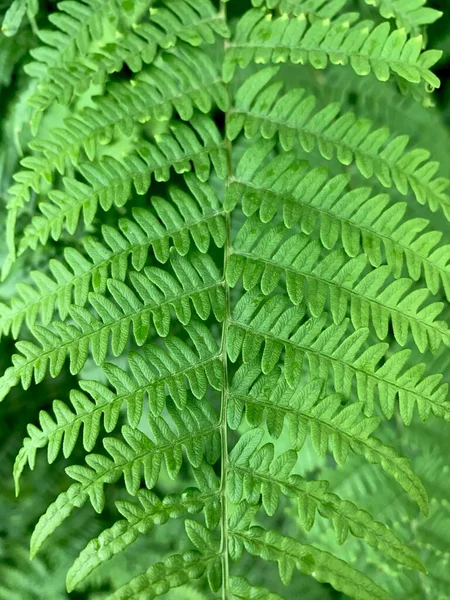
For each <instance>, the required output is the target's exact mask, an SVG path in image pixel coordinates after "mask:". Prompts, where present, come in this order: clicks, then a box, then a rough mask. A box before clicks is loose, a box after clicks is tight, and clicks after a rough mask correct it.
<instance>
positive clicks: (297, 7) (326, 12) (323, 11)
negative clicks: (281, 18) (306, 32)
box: [252, 0, 347, 19]
mask: <svg viewBox="0 0 450 600" xmlns="http://www.w3.org/2000/svg"><path fill="white" fill-rule="evenodd" d="M346 4H347V0H331V1H330V2H329V1H328V0H252V5H253V6H254V7H255V8H260V7H262V6H266V7H267V8H269V9H274V8H276V9H278V11H279V12H280V13H281V14H292V15H294V16H296V17H299V16H300V15H301V14H302V13H304V14H307V15H308V18H311V17H312V18H314V19H333V18H334V17H335V16H336V15H337V14H338V13H339V12H340V11H341V10H342V9H343V8H344V7H345V5H346Z"/></svg>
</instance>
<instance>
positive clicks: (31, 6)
mask: <svg viewBox="0 0 450 600" xmlns="http://www.w3.org/2000/svg"><path fill="white" fill-rule="evenodd" d="M38 10H39V4H38V0H13V1H12V3H11V5H10V7H9V8H8V10H7V11H6V12H5V14H4V16H3V20H2V27H1V32H2V33H3V35H5V36H7V37H13V36H15V35H16V33H17V32H18V31H19V29H20V26H21V24H22V21H23V18H24V16H25V15H27V17H28V20H29V21H30V22H31V23H32V24H33V25H34V20H35V17H36V15H37V12H38Z"/></svg>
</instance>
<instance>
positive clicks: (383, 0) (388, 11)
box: [365, 0, 442, 33]
mask: <svg viewBox="0 0 450 600" xmlns="http://www.w3.org/2000/svg"><path fill="white" fill-rule="evenodd" d="M365 2H366V4H368V5H369V6H376V7H377V8H378V10H379V11H380V14H381V16H382V17H384V18H385V19H391V18H393V19H395V20H396V24H397V27H398V28H400V27H404V28H405V30H406V32H407V33H409V32H412V33H416V32H418V31H420V29H421V28H422V26H423V25H431V24H432V23H434V22H435V21H437V20H438V19H440V18H441V17H442V12H441V11H440V10H436V9H435V8H430V7H429V6H425V4H426V2H427V0H416V1H415V2H404V0H365Z"/></svg>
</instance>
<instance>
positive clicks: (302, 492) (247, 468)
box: [228, 405, 426, 572]
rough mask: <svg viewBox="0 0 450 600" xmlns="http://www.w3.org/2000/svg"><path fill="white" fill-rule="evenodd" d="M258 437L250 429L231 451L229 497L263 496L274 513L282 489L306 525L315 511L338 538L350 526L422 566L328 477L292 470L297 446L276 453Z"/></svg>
mask: <svg viewBox="0 0 450 600" xmlns="http://www.w3.org/2000/svg"><path fill="white" fill-rule="evenodd" d="M247 407H248V408H250V406H249V405H247ZM267 410H268V412H270V409H267ZM291 426H292V424H291ZM262 438H263V430H262V429H252V430H250V431H248V432H247V433H245V434H244V435H243V436H241V438H240V439H239V441H238V443H237V444H236V446H235V447H234V448H233V450H232V452H231V454H230V464H231V471H229V477H230V482H229V485H228V489H229V493H230V499H231V501H232V502H234V503H235V504H240V502H241V501H242V500H247V501H248V502H249V503H255V502H258V501H259V497H260V496H261V499H262V505H263V507H264V510H265V511H266V512H267V514H268V515H269V516H272V515H273V514H275V511H276V509H277V506H278V502H279V497H280V495H281V494H283V495H285V496H287V497H288V498H292V499H296V500H297V501H298V511H299V516H300V521H301V523H302V525H303V527H304V528H305V529H306V531H309V530H310V529H311V528H312V526H313V525H314V520H315V515H316V512H319V514H320V515H321V516H323V517H325V518H327V519H331V520H332V522H333V525H334V529H335V534H336V537H337V540H338V542H339V543H340V544H342V543H344V541H345V540H346V538H347V535H348V533H349V532H351V533H352V534H353V535H355V536H356V537H359V538H362V539H364V540H365V541H366V542H367V543H368V544H369V545H371V546H373V547H374V548H378V549H379V550H381V551H383V552H385V553H386V554H387V555H388V556H391V557H392V558H394V559H395V560H397V561H398V562H400V563H401V564H404V565H406V566H408V567H411V568H413V569H419V570H421V571H423V572H425V571H426V570H425V567H424V566H423V564H422V562H421V561H420V559H419V558H418V556H417V555H416V553H415V552H413V551H412V550H411V549H410V548H408V546H406V545H405V544H404V543H403V542H402V541H401V540H400V539H399V538H398V537H397V536H396V535H395V534H394V533H393V532H392V531H391V530H390V529H388V527H386V526H385V525H383V523H380V522H379V521H376V520H375V519H374V518H373V517H372V516H371V515H370V514H369V513H368V512H367V511H365V510H360V509H358V507H357V506H355V504H353V503H352V502H348V501H343V500H341V498H339V496H337V495H336V494H333V493H330V492H329V491H328V482H327V481H306V480H305V479H304V478H303V477H301V476H300V475H296V474H292V473H291V471H292V469H293V468H294V466H295V464H296V462H297V458H298V456H297V453H296V452H294V451H293V450H288V451H286V452H284V453H283V454H281V455H280V456H278V457H277V458H275V456H274V446H273V444H271V443H268V444H264V445H263V446H261V445H260V444H261V441H262Z"/></svg>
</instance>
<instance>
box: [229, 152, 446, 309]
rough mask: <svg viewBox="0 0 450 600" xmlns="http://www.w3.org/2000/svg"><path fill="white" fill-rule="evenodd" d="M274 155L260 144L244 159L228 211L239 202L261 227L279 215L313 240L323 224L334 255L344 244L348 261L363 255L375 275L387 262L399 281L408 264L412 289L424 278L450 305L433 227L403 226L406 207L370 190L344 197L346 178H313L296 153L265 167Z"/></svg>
mask: <svg viewBox="0 0 450 600" xmlns="http://www.w3.org/2000/svg"><path fill="white" fill-rule="evenodd" d="M273 147H274V144H273V142H271V141H266V140H260V141H258V142H256V143H255V144H254V145H253V146H252V147H251V148H250V149H249V150H248V151H247V152H246V153H245V154H244V156H243V157H242V159H241V161H240V162H239V165H238V167H237V169H236V173H235V175H234V177H233V180H232V184H231V186H230V187H229V188H228V191H227V199H226V203H225V207H226V209H227V210H232V209H233V208H234V207H235V206H236V204H237V202H238V201H240V200H241V201H242V209H243V211H244V213H245V214H246V215H247V216H251V215H252V214H254V213H258V214H259V217H260V219H261V221H262V222H263V223H268V222H270V221H272V219H273V218H274V217H275V216H276V215H277V214H278V213H281V215H282V216H283V221H284V224H285V225H286V227H288V228H292V227H293V226H294V225H295V224H296V223H300V226H301V229H302V231H303V233H305V234H307V235H310V234H311V233H312V232H313V231H314V230H315V228H316V226H317V224H318V225H319V230H320V240H321V242H322V244H323V246H324V247H325V248H326V249H328V250H331V249H332V248H333V247H334V246H335V245H336V243H337V242H338V241H339V240H340V241H341V242H342V246H343V249H344V251H345V253H346V254H347V255H348V256H350V257H351V258H354V257H356V256H358V255H359V254H360V252H361V250H363V251H364V253H365V254H366V255H367V257H368V259H369V262H370V263H371V264H372V265H373V266H375V267H378V266H380V265H381V264H382V263H383V262H384V260H385V261H386V262H387V264H388V265H389V267H390V268H391V269H392V272H393V274H394V276H395V277H396V278H400V277H401V275H402V270H403V266H404V264H406V267H407V269H408V273H409V276H410V277H411V278H412V279H413V280H414V281H418V280H419V279H420V277H421V275H422V274H423V275H424V276H425V280H426V283H427V287H429V289H430V291H431V292H432V293H434V294H436V293H438V291H439V287H440V285H442V286H443V288H444V290H445V292H446V295H447V298H449V299H450V269H449V266H448V262H449V261H448V257H449V249H450V248H449V246H448V245H443V246H439V247H436V246H437V244H439V242H440V240H441V239H442V235H443V234H442V233H441V232H438V231H425V232H424V230H425V228H426V227H427V225H428V224H429V221H428V220H426V219H422V218H415V219H409V220H405V221H403V217H404V215H405V212H406V208H407V204H406V203H403V202H396V203H392V204H391V205H389V204H388V202H389V197H388V196H387V195H385V194H383V195H378V196H375V197H370V190H369V189H365V188H357V189H355V190H351V191H349V192H347V193H345V190H346V187H347V185H348V182H349V179H348V177H347V176H346V175H338V176H336V177H334V178H332V179H329V177H328V173H327V170H326V169H324V168H317V169H313V170H308V169H307V166H306V164H305V163H304V162H299V161H298V160H296V157H295V155H294V154H293V153H285V154H283V155H280V156H277V157H276V158H274V159H272V160H269V161H268V162H266V161H267V158H268V157H270V154H271V152H272V150H273ZM275 173H276V176H275ZM383 250H384V254H385V259H384V257H383Z"/></svg>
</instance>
